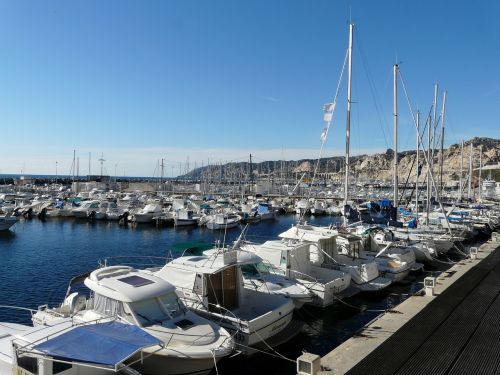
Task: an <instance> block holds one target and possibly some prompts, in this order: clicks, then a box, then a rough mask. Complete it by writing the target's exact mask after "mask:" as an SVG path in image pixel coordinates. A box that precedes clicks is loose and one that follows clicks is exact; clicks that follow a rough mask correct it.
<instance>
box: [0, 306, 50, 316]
mask: <svg viewBox="0 0 500 375" xmlns="http://www.w3.org/2000/svg"><path fill="white" fill-rule="evenodd" d="M40 307H42V306H39V309H40ZM0 309H5V310H9V309H10V310H17V311H19V310H20V311H26V312H29V313H30V315H31V317H33V315H34V314H36V312H37V311H38V310H34V309H30V308H28V307H22V306H12V305H0Z"/></svg>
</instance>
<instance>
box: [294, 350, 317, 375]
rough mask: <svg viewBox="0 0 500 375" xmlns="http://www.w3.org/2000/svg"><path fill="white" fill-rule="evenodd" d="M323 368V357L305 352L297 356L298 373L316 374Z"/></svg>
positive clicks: (301, 374) (305, 374)
mask: <svg viewBox="0 0 500 375" xmlns="http://www.w3.org/2000/svg"><path fill="white" fill-rule="evenodd" d="M320 369H321V357H320V356H319V355H316V354H312V353H304V354H302V355H301V356H300V357H299V358H297V375H316V374H317V373H319V371H320Z"/></svg>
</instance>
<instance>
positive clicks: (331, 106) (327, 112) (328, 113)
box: [323, 102, 335, 122]
mask: <svg viewBox="0 0 500 375" xmlns="http://www.w3.org/2000/svg"><path fill="white" fill-rule="evenodd" d="M334 110H335V102H333V103H326V104H325V105H324V106H323V120H325V121H326V122H330V121H332V116H333V111H334Z"/></svg>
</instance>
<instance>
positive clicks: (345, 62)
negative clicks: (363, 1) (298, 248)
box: [299, 49, 349, 222]
mask: <svg viewBox="0 0 500 375" xmlns="http://www.w3.org/2000/svg"><path fill="white" fill-rule="evenodd" d="M348 56H349V49H347V51H346V54H345V57H344V64H343V65H342V70H341V72H340V77H339V81H338V83H337V90H336V92H335V96H334V98H333V109H332V116H331V117H330V118H329V121H328V122H327V124H326V126H325V128H324V134H322V137H321V147H320V149H319V155H318V160H317V161H316V166H315V167H314V173H313V177H312V181H311V186H310V187H309V192H308V196H307V201H309V199H310V198H311V192H312V186H313V185H314V180H315V178H316V173H317V172H318V166H319V163H320V161H321V156H322V155H323V148H324V146H325V143H326V140H327V138H328V131H329V130H330V125H331V123H332V120H333V112H334V111H335V104H336V103H337V98H338V96H339V92H340V85H341V83H342V78H343V77H344V71H345V66H346V65H347V58H348ZM305 212H306V210H303V212H301V214H300V217H299V221H300V222H302V220H303V218H304V215H305Z"/></svg>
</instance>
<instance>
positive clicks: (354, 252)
mask: <svg viewBox="0 0 500 375" xmlns="http://www.w3.org/2000/svg"><path fill="white" fill-rule="evenodd" d="M336 242H337V251H338V252H339V254H342V255H345V256H347V257H358V258H359V259H364V260H367V261H374V262H375V263H377V267H378V269H379V272H380V274H381V275H382V276H383V277H385V278H388V279H390V280H391V281H392V282H401V281H403V280H404V279H405V278H406V277H407V276H408V274H409V273H410V270H411V265H412V264H415V263H416V262H415V255H414V254H413V252H411V251H410V250H407V249H404V251H403V250H402V249H398V248H394V249H393V248H392V247H391V246H392V245H391V244H389V245H387V246H386V247H384V248H383V249H382V250H380V251H378V252H366V251H365V250H364V246H363V241H362V239H361V237H360V236H357V235H355V234H352V233H339V234H337V236H336ZM389 248H390V249H391V250H393V252H392V253H391V254H390V256H389V255H388V254H386V252H387V251H388V249H389ZM403 259H404V260H403ZM406 260H408V261H406Z"/></svg>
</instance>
